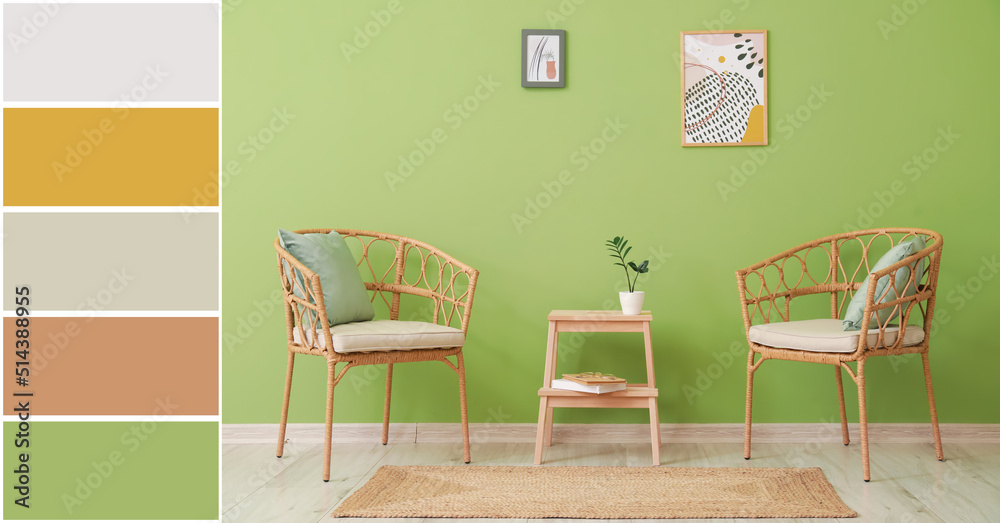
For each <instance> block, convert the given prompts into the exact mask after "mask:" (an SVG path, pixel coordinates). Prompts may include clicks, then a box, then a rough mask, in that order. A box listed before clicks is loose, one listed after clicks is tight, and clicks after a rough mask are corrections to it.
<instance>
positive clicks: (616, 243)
mask: <svg viewBox="0 0 1000 523" xmlns="http://www.w3.org/2000/svg"><path fill="white" fill-rule="evenodd" d="M621 241H622V237H621V236H615V245H618V244H619V243H621Z"/></svg>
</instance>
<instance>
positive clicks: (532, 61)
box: [521, 29, 566, 87]
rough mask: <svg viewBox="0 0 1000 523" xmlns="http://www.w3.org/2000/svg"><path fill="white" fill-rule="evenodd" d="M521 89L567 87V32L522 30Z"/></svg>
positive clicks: (557, 30) (560, 30)
mask: <svg viewBox="0 0 1000 523" xmlns="http://www.w3.org/2000/svg"><path fill="white" fill-rule="evenodd" d="M521 87H566V31H565V30H562V29H522V30H521Z"/></svg>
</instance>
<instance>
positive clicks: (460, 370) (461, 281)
mask: <svg viewBox="0 0 1000 523" xmlns="http://www.w3.org/2000/svg"><path fill="white" fill-rule="evenodd" d="M331 230H333V229H306V230H300V231H295V232H296V233H298V234H308V233H320V234H327V233H329V232H330V231H331ZM336 231H337V232H338V233H340V235H341V236H343V237H344V239H345V241H347V242H348V244H349V245H351V247H352V250H356V251H357V252H359V253H360V255H356V256H355V257H356V258H360V259H359V260H358V266H359V267H361V268H362V269H361V272H362V279H363V280H364V282H365V287H366V288H367V290H368V291H369V292H370V294H371V300H372V302H373V305H375V307H376V310H379V309H382V310H384V309H388V317H389V320H374V321H370V322H356V323H348V324H344V325H337V326H335V327H331V326H330V325H329V322H328V321H327V319H326V308H325V303H324V298H323V290H322V287H321V285H320V280H319V276H317V275H316V274H315V273H314V272H312V271H310V270H309V269H308V268H306V267H305V266H304V265H302V264H301V263H300V262H299V261H298V260H296V259H295V258H294V257H293V256H292V255H290V254H289V253H288V252H287V251H286V250H285V249H283V248H282V247H281V244H280V242H279V241H278V240H275V242H274V248H275V250H277V252H278V270H279V272H280V275H281V285H282V289H283V291H284V292H283V294H284V301H285V320H286V330H287V341H288V367H287V372H286V375H285V396H284V401H283V402H282V406H281V424H280V429H279V432H278V451H277V456H278V457H279V458H280V457H281V455H282V453H283V451H284V441H285V426H286V422H287V419H288V401H289V396H290V393H291V387H292V368H293V366H294V363H295V355H296V354H311V355H315V356H322V357H323V358H325V359H326V363H327V368H328V373H327V389H326V390H327V393H326V453H325V454H324V458H323V481H329V480H330V454H331V439H332V425H333V391H334V388H335V387H336V386H337V384H338V383H339V382H340V380H341V379H343V377H344V374H345V373H346V372H347V370H348V369H350V368H352V367H356V366H359V365H376V364H387V370H386V379H385V408H384V412H383V418H382V444H383V445H384V444H386V443H387V442H388V438H389V403H390V399H391V393H392V370H393V365H394V364H396V363H405V362H411V361H441V362H444V363H445V364H446V365H448V367H450V368H451V369H452V370H454V371H455V372H456V373H457V374H458V390H459V402H460V405H461V418H462V442H463V447H464V454H465V456H464V457H465V462H466V463H469V462H470V461H471V459H472V458H471V455H470V451H469V422H468V412H467V408H466V396H465V363H464V360H463V358H462V346H463V345H464V340H465V334H466V333H467V331H468V327H469V317H470V314H471V310H472V297H473V294H474V293H475V289H476V279H477V278H478V276H479V272H478V271H476V270H475V269H473V268H472V267H469V266H468V265H465V264H464V263H461V262H459V261H458V260H456V259H454V258H452V257H451V256H448V255H447V254H445V253H444V252H442V251H440V250H438V249H436V248H434V247H432V246H430V245H428V244H426V243H423V242H420V241H417V240H413V239H410V238H405V237H403V236H397V235H393V234H384V233H378V232H369V231H359V230H351V229H336ZM282 262H285V263H282ZM286 263H287V266H286ZM300 282H303V283H304V286H305V287H307V288H302V287H303V283H300ZM299 296H303V298H300V297H299ZM402 302H406V305H407V307H406V309H407V310H408V311H410V315H408V316H407V317H406V318H402V319H401V318H400V305H401V303H402ZM411 305H412V307H411ZM383 306H384V307H383ZM407 320H426V321H407ZM345 328H346V329H348V330H350V332H345V331H343V330H340V329H345ZM351 329H353V330H351ZM427 331H434V332H436V333H438V334H440V333H441V332H440V331H445V332H444V333H443V334H445V335H447V337H449V340H450V342H449V343H448V345H447V346H443V347H434V348H425V347H418V348H414V347H415V346H414V345H413V344H410V346H406V344H405V343H403V344H402V345H396V343H397V341H396V340H399V339H400V338H399V337H398V336H399V335H402V337H403V338H405V337H406V336H407V335H408V333H412V334H410V336H411V337H410V340H411V341H413V340H415V339H417V337H420V336H421V335H422V334H424V333H426V332H427ZM338 332H339V337H338ZM347 334H350V335H353V336H354V338H350V337H345V335H347ZM358 334H361V336H358ZM373 335H374V336H376V337H377V336H381V337H382V338H383V339H382V340H381V341H379V342H378V343H377V344H373V345H371V347H370V350H366V349H369V347H367V346H365V345H364V343H365V342H361V345H360V346H359V345H358V343H357V342H356V341H351V343H352V346H351V347H350V351H347V350H346V349H347V342H346V341H344V340H352V339H353V340H358V339H362V340H371V339H373ZM387 336H388V337H390V338H391V337H392V336H397V337H396V338H392V340H391V341H388V342H387V341H385V338H386V337H387ZM422 339H423V340H426V337H425V338H422ZM440 339H441V338H435V340H440ZM459 342H460V343H459ZM368 343H373V342H371V341H369V342H368ZM449 356H454V357H455V362H454V363H453V362H452V361H451V360H449V359H447V358H448V357H449ZM340 364H344V366H343V367H341V369H340V370H339V371H338V370H337V365H340Z"/></svg>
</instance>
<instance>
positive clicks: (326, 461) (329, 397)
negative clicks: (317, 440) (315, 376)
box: [323, 362, 337, 481]
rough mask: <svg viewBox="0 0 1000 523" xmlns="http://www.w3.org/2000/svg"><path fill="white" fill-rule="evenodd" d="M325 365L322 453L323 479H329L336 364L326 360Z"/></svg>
mask: <svg viewBox="0 0 1000 523" xmlns="http://www.w3.org/2000/svg"><path fill="white" fill-rule="evenodd" d="M326 366H327V378H326V441H325V444H326V450H325V451H324V453H323V481H330V450H331V447H332V446H333V387H334V385H336V378H337V364H336V363H333V362H327V364H326Z"/></svg>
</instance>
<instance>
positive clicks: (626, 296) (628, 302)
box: [618, 291, 646, 316]
mask: <svg viewBox="0 0 1000 523" xmlns="http://www.w3.org/2000/svg"><path fill="white" fill-rule="evenodd" d="M618 298H619V299H620V300H621V302H622V314H624V315H626V316H638V315H639V313H640V312H641V311H642V300H643V299H645V298H646V293H645V292H643V291H635V292H627V291H623V292H619V293H618Z"/></svg>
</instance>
